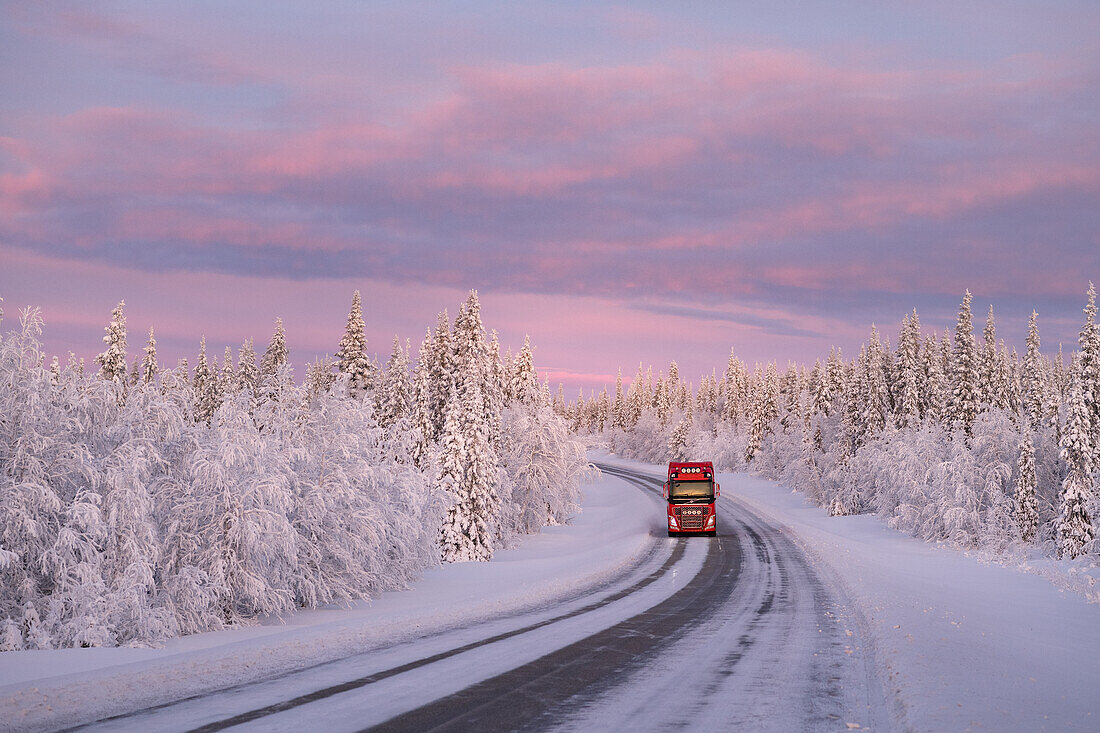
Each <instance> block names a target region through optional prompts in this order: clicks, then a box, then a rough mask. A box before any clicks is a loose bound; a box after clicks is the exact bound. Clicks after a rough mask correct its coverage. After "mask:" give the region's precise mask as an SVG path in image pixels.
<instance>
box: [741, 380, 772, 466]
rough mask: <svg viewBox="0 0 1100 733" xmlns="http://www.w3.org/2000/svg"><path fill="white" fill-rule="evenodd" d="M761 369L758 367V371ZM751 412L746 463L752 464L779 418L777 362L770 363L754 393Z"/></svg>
mask: <svg viewBox="0 0 1100 733" xmlns="http://www.w3.org/2000/svg"><path fill="white" fill-rule="evenodd" d="M759 368H760V367H759V365H758V366H757V369H758V370H759ZM751 410H752V412H751V416H750V419H751V422H750V423H749V439H748V444H747V445H746V447H745V462H746V463H749V462H751V461H752V460H753V458H754V457H755V456H756V452H757V451H758V450H759V449H760V446H761V444H762V443H763V441H764V436H765V435H767V434H768V433H769V432H771V430H772V426H773V423H774V422H775V420H777V419H778V417H779V375H778V373H777V372H776V368H775V362H769V363H768V366H767V369H766V370H765V372H764V377H763V379H762V381H761V382H760V383H759V384H758V385H757V388H756V389H755V390H754V391H753V404H752V407H751Z"/></svg>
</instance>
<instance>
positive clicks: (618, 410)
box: [611, 367, 626, 428]
mask: <svg viewBox="0 0 1100 733" xmlns="http://www.w3.org/2000/svg"><path fill="white" fill-rule="evenodd" d="M625 400H626V398H625V397H624V395H623V368H622V367H619V374H618V376H617V377H616V378H615V399H614V401H613V402H612V403H611V425H612V426H613V427H616V428H622V427H623V426H624V425H625V424H626V419H625V418H624V413H625V412H626V402H625Z"/></svg>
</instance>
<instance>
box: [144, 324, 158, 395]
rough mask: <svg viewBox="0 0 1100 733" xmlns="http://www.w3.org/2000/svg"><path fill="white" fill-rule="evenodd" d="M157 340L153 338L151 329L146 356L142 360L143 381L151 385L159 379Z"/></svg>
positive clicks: (150, 329) (146, 346)
mask: <svg viewBox="0 0 1100 733" xmlns="http://www.w3.org/2000/svg"><path fill="white" fill-rule="evenodd" d="M159 368H160V367H158V366H157V339H156V338H155V337H154V336H153V329H152V327H150V328H149V342H148V343H147V344H146V345H145V356H143V357H142V359H141V381H142V382H143V383H145V384H149V383H150V382H152V381H153V380H154V379H156V377H157V370H158V369H159Z"/></svg>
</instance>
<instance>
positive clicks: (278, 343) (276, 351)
mask: <svg viewBox="0 0 1100 733" xmlns="http://www.w3.org/2000/svg"><path fill="white" fill-rule="evenodd" d="M289 359H290V351H289V350H288V349H287V346H286V331H285V330H284V329H283V319H282V318H276V319H275V332H274V333H273V334H271V342H270V343H269V344H268V345H267V350H266V351H265V352H264V355H263V357H262V358H261V359H260V374H259V376H260V380H261V381H262V380H263V379H265V378H270V377H273V376H274V375H275V373H276V372H277V371H279V367H281V366H283V365H284V364H286V363H287V361H288V360H289Z"/></svg>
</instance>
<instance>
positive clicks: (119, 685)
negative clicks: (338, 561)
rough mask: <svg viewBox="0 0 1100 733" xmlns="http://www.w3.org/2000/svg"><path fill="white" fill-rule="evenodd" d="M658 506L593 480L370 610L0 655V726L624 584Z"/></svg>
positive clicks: (102, 706) (162, 696)
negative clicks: (485, 552) (569, 500)
mask: <svg viewBox="0 0 1100 733" xmlns="http://www.w3.org/2000/svg"><path fill="white" fill-rule="evenodd" d="M656 501H657V499H655V498H654V496H652V495H646V494H643V493H641V492H639V491H638V490H637V489H636V488H634V487H630V486H627V485H626V484H623V483H622V482H620V481H618V480H613V479H601V480H597V481H596V482H595V483H593V484H592V485H590V486H588V487H586V490H585V498H584V504H583V511H582V512H581V513H580V514H579V515H577V516H576V517H575V518H574V519H573V521H572V523H571V524H569V525H566V526H557V527H547V528H545V529H544V530H543V531H542V533H541V534H539V535H535V536H529V537H526V538H523V540H522V543H521V545H520V546H519V547H517V548H515V549H510V550H503V551H498V552H497V553H496V555H495V556H494V558H493V560H492V562H489V563H477V562H470V563H456V564H451V565H446V566H443V567H440V568H436V569H432V570H430V571H428V572H427V573H426V574H425V577H424V578H423V579H422V580H421V581H420V582H418V583H417V584H416V585H415V587H414V588H412V589H410V590H407V591H403V592H395V593H386V594H384V595H383V596H382V597H381V598H378V599H375V600H374V601H373V602H372V603H371V604H369V605H368V604H358V605H355V606H353V607H351V608H328V609H322V610H316V611H302V612H299V613H295V614H292V615H290V616H288V617H286V618H284V619H282V620H280V619H269V620H266V621H265V622H263V623H262V624H260V625H257V626H251V627H245V628H238V629H231V630H226V631H217V632H210V633H205V634H196V635H194V636H189V637H184V638H180V639H174V640H171V641H169V642H167V643H166V644H165V645H164V646H163V647H162V648H159V649H60V650H50V651H19V652H6V653H4V654H0V729H4V730H7V729H42V728H49V727H57V726H63V725H67V724H71V723H75V722H80V721H88V720H95V719H98V718H102V717H104V716H108V715H113V714H117V713H119V712H123V711H128V710H134V709H138V708H143V707H148V706H150V705H157V704H161V703H164V702H166V701H170V700H174V699H179V698H182V697H185V696H189V695H195V694H200V693H202V692H205V691H208V690H212V689H217V688H223V687H226V686H228V685H232V684H237V683H242V682H249V681H253V680H259V679H265V678H268V677H272V676H275V675H278V674H282V673H285V672H287V671H290V670H293V669H300V668H304V667H308V666H312V665H318V664H322V663H324V662H327V661H329V660H333V659H339V658H343V657H347V656H349V655H352V654H356V653H359V652H362V651H366V650H370V649H374V648H378V647H391V646H393V645H395V644H398V643H400V642H403V641H409V640H415V639H421V638H425V637H431V636H433V635H438V634H440V633H442V632H445V631H448V630H453V629H456V628H460V627H467V626H471V625H474V624H479V623H484V622H486V621H489V620H492V619H499V618H501V617H509V616H515V615H517V614H519V613H521V612H525V611H530V610H533V609H540V608H544V607H549V606H551V605H553V604H555V603H557V602H559V601H562V600H567V599H570V598H574V597H575V598H578V599H581V600H584V599H586V598H587V597H588V596H589V594H590V592H591V590H592V589H593V588H599V587H603V586H604V585H607V584H609V583H612V584H614V583H613V581H616V579H618V578H620V577H622V578H623V579H624V581H625V578H626V577H627V576H629V575H632V572H631V571H632V570H634V571H635V572H637V571H644V569H645V566H646V565H649V564H653V563H657V564H659V563H660V561H661V560H662V558H663V556H664V555H667V548H665V547H664V544H663V542H661V540H660V539H659V536H658V535H656V534H655V531H654V524H655V522H656V523H657V524H659V518H660V515H659V514H658V510H657V509H656ZM655 517H657V519H655ZM659 528H660V527H658V529H659ZM643 561H644V562H643ZM640 563H641V565H642V566H641V567H637V566H639V564H640Z"/></svg>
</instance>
